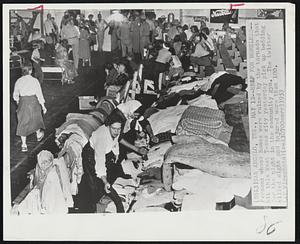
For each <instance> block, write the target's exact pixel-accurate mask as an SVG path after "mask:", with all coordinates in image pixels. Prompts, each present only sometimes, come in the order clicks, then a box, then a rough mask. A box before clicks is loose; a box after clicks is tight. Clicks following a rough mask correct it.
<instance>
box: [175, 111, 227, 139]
mask: <svg viewBox="0 0 300 244" xmlns="http://www.w3.org/2000/svg"><path fill="white" fill-rule="evenodd" d="M232 129H233V128H232V127H231V126H229V125H228V124H227V123H226V120H225V114H224V112H223V111H221V110H216V109H211V108H207V107H196V106H189V107H188V108H187V109H186V110H185V111H184V112H183V114H182V116H181V119H180V121H179V123H178V125H177V128H176V134H177V135H210V136H212V137H214V138H216V139H219V140H221V141H223V142H225V143H227V144H228V142H229V141H230V136H231V132H232Z"/></svg>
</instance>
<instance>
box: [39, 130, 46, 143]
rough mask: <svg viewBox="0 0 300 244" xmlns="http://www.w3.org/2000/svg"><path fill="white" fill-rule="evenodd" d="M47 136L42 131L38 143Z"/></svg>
mask: <svg viewBox="0 0 300 244" xmlns="http://www.w3.org/2000/svg"><path fill="white" fill-rule="evenodd" d="M44 136H45V133H44V132H43V131H42V132H41V136H37V141H41V140H42V139H43V138H44Z"/></svg>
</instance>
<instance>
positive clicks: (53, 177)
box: [18, 151, 73, 214]
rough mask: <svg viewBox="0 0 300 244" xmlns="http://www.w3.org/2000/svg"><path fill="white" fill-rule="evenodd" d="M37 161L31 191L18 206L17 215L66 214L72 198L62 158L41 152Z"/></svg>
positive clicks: (71, 204) (47, 152)
mask: <svg viewBox="0 0 300 244" xmlns="http://www.w3.org/2000/svg"><path fill="white" fill-rule="evenodd" d="M37 160H38V162H37V165H36V167H35V170H34V176H33V178H32V180H31V183H30V185H31V191H30V192H29V193H28V195H27V196H26V198H25V199H24V200H23V201H22V202H21V203H20V205H19V206H18V212H19V214H67V213H68V208H72V207H73V198H72V194H71V185H70V181H69V175H68V170H67V168H66V163H65V161H64V158H60V159H54V156H53V154H52V153H51V152H49V151H41V152H40V153H39V154H38V155H37Z"/></svg>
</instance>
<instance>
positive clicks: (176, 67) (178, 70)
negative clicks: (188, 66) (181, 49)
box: [169, 48, 184, 79]
mask: <svg viewBox="0 0 300 244" xmlns="http://www.w3.org/2000/svg"><path fill="white" fill-rule="evenodd" d="M169 51H170V52H171V54H172V59H171V62H170V69H169V77H170V79H171V78H172V77H176V76H179V77H181V76H182V75H183V73H184V70H183V68H182V64H181V61H180V59H179V57H178V56H177V55H176V53H175V50H174V48H170V49H169Z"/></svg>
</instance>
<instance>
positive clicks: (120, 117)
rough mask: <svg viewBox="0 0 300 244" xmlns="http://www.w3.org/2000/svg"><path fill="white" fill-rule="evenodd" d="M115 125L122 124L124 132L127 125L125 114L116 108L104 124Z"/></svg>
mask: <svg viewBox="0 0 300 244" xmlns="http://www.w3.org/2000/svg"><path fill="white" fill-rule="evenodd" d="M114 123H120V124H121V128H122V130H123V128H124V126H125V123H126V118H125V116H124V114H123V113H122V112H121V111H120V110H119V109H118V108H115V109H114V110H113V111H112V112H111V113H110V114H109V115H108V116H107V118H106V120H105V122H104V124H105V126H111V125H112V124H114Z"/></svg>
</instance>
